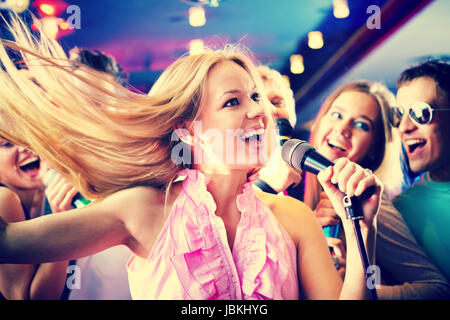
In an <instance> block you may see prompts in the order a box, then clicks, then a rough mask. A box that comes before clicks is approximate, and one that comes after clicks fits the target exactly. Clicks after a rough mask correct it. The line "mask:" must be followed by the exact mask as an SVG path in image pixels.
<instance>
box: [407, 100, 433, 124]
mask: <svg viewBox="0 0 450 320" xmlns="http://www.w3.org/2000/svg"><path fill="white" fill-rule="evenodd" d="M409 115H410V116H411V118H412V119H414V120H415V121H416V122H417V123H418V124H427V123H429V122H430V120H431V107H430V106H429V105H428V104H427V103H425V102H419V103H415V104H413V105H412V106H411V108H410V109H409Z"/></svg>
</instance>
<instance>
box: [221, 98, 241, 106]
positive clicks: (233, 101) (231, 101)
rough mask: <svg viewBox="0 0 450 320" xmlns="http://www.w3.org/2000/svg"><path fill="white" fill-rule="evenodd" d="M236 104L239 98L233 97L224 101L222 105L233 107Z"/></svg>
mask: <svg viewBox="0 0 450 320" xmlns="http://www.w3.org/2000/svg"><path fill="white" fill-rule="evenodd" d="M237 105H239V100H238V98H233V99H230V100H228V101H227V102H225V104H224V105H223V107H224V108H227V107H234V106H237Z"/></svg>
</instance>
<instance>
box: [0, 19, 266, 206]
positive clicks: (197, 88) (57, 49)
mask: <svg viewBox="0 0 450 320" xmlns="http://www.w3.org/2000/svg"><path fill="white" fill-rule="evenodd" d="M10 31H11V32H12V34H13V36H14V39H15V41H14V42H9V41H2V43H1V45H0V62H1V63H2V64H3V66H4V69H2V70H0V87H1V88H2V89H1V90H0V112H1V116H0V134H1V135H3V136H5V137H6V138H7V139H9V140H11V141H12V142H13V143H16V144H20V145H24V146H26V147H29V148H31V149H33V150H34V151H35V152H37V153H38V154H39V155H41V157H43V158H44V159H46V160H48V161H49V162H50V164H51V165H52V166H53V167H54V168H55V169H56V170H57V171H59V172H60V173H61V174H63V175H64V176H65V177H66V178H68V179H69V180H70V181H71V182H72V183H73V184H74V185H75V186H76V187H77V188H78V189H79V190H80V191H81V193H82V194H83V195H85V196H87V197H88V198H91V199H95V198H104V197H106V196H108V195H110V194H112V193H114V192H116V191H118V190H121V189H124V188H128V187H132V186H137V185H150V186H154V187H157V188H161V189H164V188H167V187H168V185H169V184H170V183H171V181H173V179H174V178H175V177H176V174H177V172H178V171H179V170H180V169H182V168H183V165H182V164H175V163H174V162H173V161H171V149H172V147H173V145H174V142H173V141H171V135H172V133H173V131H174V128H175V127H177V126H182V125H184V124H186V123H189V122H190V121H193V120H195V118H196V117H197V115H198V113H199V106H200V102H201V99H202V96H203V91H204V88H205V83H206V79H207V74H208V72H209V70H210V69H211V68H212V67H213V66H214V65H216V64H217V63H219V62H221V61H224V60H229V61H234V62H236V63H238V64H239V65H241V66H242V67H243V68H244V69H245V70H247V72H249V74H250V75H251V77H252V78H253V80H254V81H255V83H256V85H257V87H258V88H261V87H262V84H261V82H260V80H259V77H258V75H257V73H256V70H255V67H254V66H253V64H252V62H251V61H250V59H249V58H248V57H247V56H246V55H245V54H244V53H243V50H242V49H241V47H239V46H228V47H227V48H225V49H223V50H216V51H207V52H206V53H203V54H199V55H194V56H185V57H182V58H180V59H179V60H177V61H176V62H174V63H173V64H172V65H171V66H169V67H168V68H167V70H166V71H164V72H163V74H162V75H161V77H160V78H159V79H158V80H157V82H156V83H155V84H154V86H153V88H152V89H151V91H150V93H149V94H148V95H144V94H139V93H134V92H131V91H129V90H127V89H126V88H123V87H122V86H121V85H119V84H117V83H115V82H113V81H110V80H108V79H106V78H104V75H102V73H100V72H96V71H94V70H92V69H90V68H88V67H85V66H83V65H80V66H79V67H77V68H76V69H77V72H74V71H73V62H72V61H69V60H68V59H67V57H66V55H65V53H64V51H63V50H62V48H61V46H60V45H59V44H58V43H57V42H55V41H53V40H51V39H48V38H46V37H44V36H41V37H40V39H37V38H36V37H34V36H33V35H32V34H31V33H30V32H29V30H28V29H27V27H26V26H25V24H24V23H23V22H22V21H21V20H20V18H18V17H12V22H11V26H10ZM7 50H8V51H9V50H14V51H15V52H16V53H18V54H19V55H20V56H21V58H22V59H23V61H24V63H25V65H26V66H27V71H26V72H22V71H20V70H18V69H17V67H16V65H15V64H14V63H13V61H12V60H11V59H10V57H9V56H8V53H7ZM80 70H82V71H83V73H81V74H80V72H79V71H80ZM100 80H101V81H100ZM105 81H106V82H109V84H110V85H109V86H101V85H99V84H101V83H104V82H105ZM108 88H109V89H108ZM111 88H113V89H111ZM166 196H167V194H166Z"/></svg>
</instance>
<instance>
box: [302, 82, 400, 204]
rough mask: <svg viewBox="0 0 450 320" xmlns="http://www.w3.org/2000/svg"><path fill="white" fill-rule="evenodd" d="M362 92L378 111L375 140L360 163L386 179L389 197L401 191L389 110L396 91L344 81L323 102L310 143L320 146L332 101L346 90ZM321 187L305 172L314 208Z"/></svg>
mask: <svg viewBox="0 0 450 320" xmlns="http://www.w3.org/2000/svg"><path fill="white" fill-rule="evenodd" d="M349 91H350V92H351V91H356V92H362V93H366V94H368V95H370V96H371V97H372V98H374V99H375V101H376V102H377V105H378V109H379V113H378V117H377V121H376V123H375V130H374V131H373V132H374V133H373V134H374V138H375V139H374V140H373V142H372V146H371V147H370V148H369V149H368V150H369V151H368V153H367V154H366V156H365V157H364V158H363V159H362V160H361V161H360V162H359V164H360V165H361V166H363V167H365V168H368V169H370V170H372V171H373V172H374V173H375V174H376V175H377V176H378V177H379V178H380V180H381V181H382V182H383V184H384V190H385V193H386V194H388V198H391V197H393V196H394V195H395V194H397V193H398V191H399V188H400V184H401V176H399V173H401V167H400V150H401V149H400V140H399V138H398V136H397V135H396V134H394V133H393V132H392V129H391V127H390V126H389V118H388V112H389V108H390V106H392V105H393V104H394V103H395V97H394V94H393V93H392V92H391V91H390V90H389V89H388V88H386V86H384V85H383V84H381V83H378V82H372V81H368V80H360V81H354V82H351V83H348V84H345V85H343V86H341V87H339V88H337V89H336V90H335V91H333V92H332V93H331V94H330V95H329V96H328V97H327V99H326V100H325V101H324V103H323V104H322V106H321V108H320V110H319V112H318V114H317V116H316V118H315V120H314V125H313V127H312V129H311V135H310V138H309V142H310V144H311V145H312V146H317V141H316V138H317V132H318V127H319V126H320V122H321V121H322V118H323V117H324V116H325V115H326V114H327V113H328V111H329V110H330V108H331V105H332V104H333V102H334V101H335V100H336V99H337V98H338V97H339V96H340V95H341V94H342V93H343V92H349ZM321 191H322V188H321V186H320V183H319V182H318V180H317V177H316V176H315V175H313V174H311V173H306V178H305V203H306V204H307V205H308V206H310V208H312V209H313V210H314V209H315V208H316V206H317V204H318V203H319V200H320V192H321Z"/></svg>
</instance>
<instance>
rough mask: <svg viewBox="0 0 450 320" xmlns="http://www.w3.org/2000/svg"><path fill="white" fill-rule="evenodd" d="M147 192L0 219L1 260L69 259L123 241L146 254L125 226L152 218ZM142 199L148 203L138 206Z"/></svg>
mask: <svg viewBox="0 0 450 320" xmlns="http://www.w3.org/2000/svg"><path fill="white" fill-rule="evenodd" d="M151 190H153V189H151V188H147V187H145V188H144V187H137V188H132V189H127V190H122V191H120V192H117V193H115V194H114V195H112V196H110V197H108V198H106V199H104V200H103V201H99V202H97V203H95V204H92V205H89V206H87V207H84V208H81V209H76V210H72V211H66V212H61V213H58V214H55V215H47V216H43V217H39V218H36V219H32V220H29V221H24V222H20V223H6V222H5V221H3V222H1V221H0V263H38V262H50V261H60V260H68V259H73V258H80V257H84V256H88V255H92V254H94V253H96V252H99V251H102V250H104V249H107V248H109V247H112V246H116V245H119V244H126V245H128V246H129V247H130V249H131V250H132V251H133V252H135V253H136V254H138V255H140V256H143V255H146V254H147V253H148V251H149V248H148V247H144V245H142V244H141V243H142V242H141V241H138V240H136V239H135V237H133V236H132V232H130V230H129V228H137V227H144V226H142V223H140V221H139V219H144V218H145V219H146V220H145V223H146V224H147V223H149V222H151V216H152V214H151V212H148V211H149V210H148V208H149V206H148V203H147V202H148V201H151V200H152V194H154V193H155V192H154V191H151ZM144 199H146V201H147V202H146V203H144V204H143V201H144ZM148 199H150V200H148ZM150 208H151V207H150ZM151 211H153V210H151ZM141 217H142V218H141ZM147 226H148V224H147ZM155 230H158V228H155ZM155 232H156V231H155ZM152 233H153V231H152ZM144 243H145V242H144Z"/></svg>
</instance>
